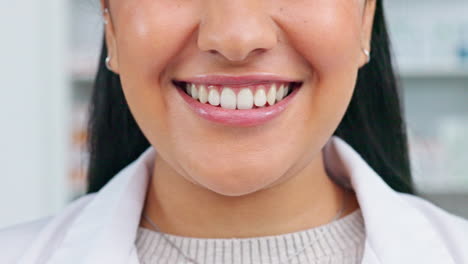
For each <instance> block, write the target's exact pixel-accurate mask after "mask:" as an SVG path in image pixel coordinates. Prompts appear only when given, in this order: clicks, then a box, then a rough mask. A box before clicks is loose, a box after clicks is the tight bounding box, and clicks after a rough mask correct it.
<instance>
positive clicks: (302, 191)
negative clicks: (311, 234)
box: [140, 155, 358, 238]
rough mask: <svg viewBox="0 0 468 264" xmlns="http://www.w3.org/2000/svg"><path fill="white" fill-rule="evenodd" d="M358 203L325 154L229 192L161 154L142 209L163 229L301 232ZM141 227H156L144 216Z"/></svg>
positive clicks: (191, 233)
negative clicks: (180, 170) (188, 174)
mask: <svg viewBox="0 0 468 264" xmlns="http://www.w3.org/2000/svg"><path fill="white" fill-rule="evenodd" d="M342 199H345V200H346V202H345V203H346V208H345V210H344V211H343V214H342V216H346V215H348V214H349V213H351V212H353V211H354V210H355V209H357V208H358V203H357V200H356V197H355V195H354V193H353V192H350V191H345V190H344V189H343V188H341V187H340V186H339V185H337V184H335V183H334V182H333V181H332V180H331V179H330V178H329V177H328V175H327V174H326V172H325V170H324V167H323V160H322V156H321V155H319V157H318V158H317V159H316V160H313V161H312V162H310V163H309V164H308V165H307V166H306V167H305V168H303V169H302V170H301V171H299V172H298V173H296V175H294V176H292V177H290V178H288V179H287V180H283V181H282V182H276V183H275V184H273V185H272V186H270V187H268V188H265V189H263V190H260V191H257V192H254V193H251V194H248V195H243V196H236V197H233V196H224V195H220V194H217V193H215V192H213V191H210V190H209V189H206V188H204V187H202V186H199V185H196V184H194V183H192V182H190V181H187V180H186V179H185V178H184V177H182V176H180V175H178V174H177V173H176V172H175V171H173V170H172V169H171V167H170V166H169V165H168V164H167V163H166V162H165V161H164V160H162V159H161V158H160V157H159V155H157V157H156V160H155V166H154V170H153V174H152V177H151V180H150V184H149V185H148V193H147V196H146V202H145V206H144V208H143V212H144V213H145V214H146V215H148V216H149V217H150V218H151V219H152V220H153V222H155V223H156V225H157V226H158V227H159V229H160V230H161V231H162V232H165V233H168V234H173V235H179V236H188V237H199V238H232V237H236V238H243V237H257V236H270V235H278V234H284V233H291V232H296V231H300V230H304V229H309V228H313V227H316V226H320V225H323V224H326V223H329V222H330V221H331V220H332V219H333V218H334V217H335V216H336V215H337V213H338V212H339V211H340V209H341V207H342ZM140 225H141V226H142V227H145V228H148V229H153V228H152V227H151V225H150V224H149V223H147V222H146V221H144V220H143V218H142V220H141V223H140Z"/></svg>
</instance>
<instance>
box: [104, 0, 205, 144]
mask: <svg viewBox="0 0 468 264" xmlns="http://www.w3.org/2000/svg"><path fill="white" fill-rule="evenodd" d="M180 2H182V1H180V0H174V1H159V0H158V1H153V0H139V1H126V0H125V1H123V0H122V1H120V0H118V1H116V2H115V5H114V6H113V7H114V9H113V11H114V13H115V17H116V18H118V21H117V22H116V30H115V32H116V41H117V53H118V54H117V56H118V62H119V72H120V80H121V83H122V87H123V90H124V93H125V97H126V99H127V101H128V105H129V107H130V109H131V111H132V113H133V116H134V117H135V119H137V121H138V123H139V125H140V126H142V129H143V131H145V133H146V134H147V137H148V138H165V137H166V138H167V137H169V136H170V133H169V131H167V124H168V122H174V120H177V119H178V118H177V117H174V116H170V112H169V111H168V106H167V103H168V101H167V100H165V99H164V98H165V97H164V96H165V94H166V93H167V90H164V89H167V87H169V86H168V85H167V84H168V83H167V78H165V73H166V71H167V70H168V68H169V67H170V66H169V65H170V63H171V62H172V60H173V57H174V56H176V55H177V54H178V52H179V51H180V50H181V49H183V48H184V45H185V43H186V41H185V39H184V38H186V37H187V36H189V35H190V31H191V30H192V28H190V26H193V25H195V23H192V22H191V21H188V20H189V19H194V18H195V15H194V14H191V13H193V12H197V11H196V8H195V7H190V6H186V5H179V3H180ZM177 18H186V19H185V20H184V21H182V20H180V19H177ZM163 81H166V83H163ZM176 122H177V121H176ZM146 126H151V128H149V127H148V128H147V127H146ZM148 133H150V134H152V133H158V136H156V135H148ZM162 134H165V135H162Z"/></svg>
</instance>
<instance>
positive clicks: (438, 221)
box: [400, 193, 468, 263]
mask: <svg viewBox="0 0 468 264" xmlns="http://www.w3.org/2000/svg"><path fill="white" fill-rule="evenodd" d="M400 195H401V197H403V199H405V200H406V201H408V203H409V204H410V205H412V206H413V207H414V208H416V209H417V210H418V211H419V212H420V213H422V214H423V216H424V218H425V219H426V220H427V222H429V224H430V225H431V226H432V229H434V230H435V231H436V232H437V233H438V234H439V237H440V238H441V239H442V240H443V242H444V244H446V245H447V248H448V249H449V251H451V253H452V255H453V256H456V257H457V259H463V260H464V261H468V252H467V251H466V248H467V246H468V220H467V219H464V218H462V217H460V216H457V215H455V214H452V213H450V212H448V211H446V210H445V209H442V208H440V207H438V206H437V205H435V204H433V203H432V202H430V201H428V200H426V199H424V198H421V197H418V196H416V195H411V194H404V193H400ZM463 263H465V262H463Z"/></svg>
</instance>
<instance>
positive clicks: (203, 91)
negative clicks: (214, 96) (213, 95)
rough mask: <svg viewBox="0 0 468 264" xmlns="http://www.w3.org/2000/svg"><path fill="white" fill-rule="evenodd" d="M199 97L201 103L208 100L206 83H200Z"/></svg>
mask: <svg viewBox="0 0 468 264" xmlns="http://www.w3.org/2000/svg"><path fill="white" fill-rule="evenodd" d="M198 99H199V100H200V103H203V104H206V102H208V91H207V90H206V88H205V85H200V88H199V90H198Z"/></svg>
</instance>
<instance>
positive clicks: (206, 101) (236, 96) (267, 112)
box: [172, 75, 303, 127]
mask: <svg viewBox="0 0 468 264" xmlns="http://www.w3.org/2000/svg"><path fill="white" fill-rule="evenodd" d="M172 84H173V85H174V87H175V88H176V89H177V91H178V94H179V95H180V96H181V97H182V98H183V99H184V101H185V102H186V103H187V105H188V106H189V108H190V109H191V110H192V111H193V112H195V114H197V115H198V116H200V117H202V118H204V119H206V120H209V121H212V122H216V123H220V124H223V125H231V126H241V127H246V126H254V125H260V124H263V123H266V122H267V121H269V120H272V119H274V118H275V117H277V116H279V115H280V114H281V113H282V112H283V111H284V110H285V109H286V108H287V106H288V105H290V102H291V101H292V99H293V98H294V97H295V95H296V94H297V93H298V91H299V90H300V88H301V87H302V84H303V82H302V81H295V80H288V79H284V78H269V79H265V78H264V76H261V75H255V76H241V77H226V76H205V77H199V78H193V79H187V80H172Z"/></svg>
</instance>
